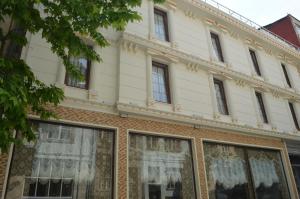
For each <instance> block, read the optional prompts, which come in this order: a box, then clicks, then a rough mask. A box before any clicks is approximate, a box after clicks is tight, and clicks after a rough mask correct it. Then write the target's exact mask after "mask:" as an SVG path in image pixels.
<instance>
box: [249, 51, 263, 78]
mask: <svg viewBox="0 0 300 199" xmlns="http://www.w3.org/2000/svg"><path fill="white" fill-rule="evenodd" d="M249 52H250V56H251V60H252V64H253V67H254V70H255V72H256V74H257V75H259V76H261V73H260V69H259V65H258V61H257V57H256V54H255V51H253V50H251V49H249Z"/></svg>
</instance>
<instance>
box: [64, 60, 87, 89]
mask: <svg viewBox="0 0 300 199" xmlns="http://www.w3.org/2000/svg"><path fill="white" fill-rule="evenodd" d="M70 61H71V63H72V64H74V65H75V66H76V67H77V68H78V70H79V71H80V72H81V74H82V75H83V79H81V80H80V79H77V78H74V77H72V76H70V75H69V76H68V79H67V85H68V86H73V87H77V88H86V86H87V85H86V84H87V82H86V78H87V75H88V60H87V59H86V58H85V57H72V58H71V60H70Z"/></svg>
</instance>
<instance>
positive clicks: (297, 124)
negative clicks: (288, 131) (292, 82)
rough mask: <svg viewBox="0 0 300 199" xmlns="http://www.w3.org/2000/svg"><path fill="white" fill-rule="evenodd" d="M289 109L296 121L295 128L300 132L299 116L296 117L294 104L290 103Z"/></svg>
mask: <svg viewBox="0 0 300 199" xmlns="http://www.w3.org/2000/svg"><path fill="white" fill-rule="evenodd" d="M289 107H290V110H291V114H292V117H293V120H294V124H295V127H296V129H297V130H298V131H299V130H300V128H299V123H298V119H297V115H296V112H295V109H294V105H293V103H291V102H289Z"/></svg>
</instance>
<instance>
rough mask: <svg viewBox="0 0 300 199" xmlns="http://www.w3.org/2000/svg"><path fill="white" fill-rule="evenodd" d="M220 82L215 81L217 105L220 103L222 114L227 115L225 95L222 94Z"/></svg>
mask: <svg viewBox="0 0 300 199" xmlns="http://www.w3.org/2000/svg"><path fill="white" fill-rule="evenodd" d="M221 89H222V88H221V87H220V84H217V83H215V91H216V98H217V105H218V110H219V112H220V113H221V114H223V115H227V111H226V107H225V106H227V105H226V104H225V100H224V98H225V96H222V91H221Z"/></svg>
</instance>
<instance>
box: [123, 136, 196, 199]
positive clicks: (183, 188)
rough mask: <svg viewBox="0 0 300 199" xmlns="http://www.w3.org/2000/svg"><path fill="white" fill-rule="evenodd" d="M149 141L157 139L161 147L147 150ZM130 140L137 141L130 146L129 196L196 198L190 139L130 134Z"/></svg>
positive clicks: (138, 198)
mask: <svg viewBox="0 0 300 199" xmlns="http://www.w3.org/2000/svg"><path fill="white" fill-rule="evenodd" d="M153 138H155V139H153ZM132 139H133V140H134V142H131V140H132ZM148 140H157V144H158V147H156V149H155V150H153V148H151V149H148V147H147V143H148V142H149V141H148ZM151 142H152V141H151ZM129 143H135V144H134V145H132V144H131V145H130V147H129V165H128V166H129V198H130V199H141V198H147V199H154V198H155V199H196V189H195V179H194V168H193V158H192V150H191V143H190V141H189V140H184V139H175V138H168V137H158V136H148V135H147V136H145V135H141V134H136V133H131V134H129ZM170 143H174V146H170ZM170 147H171V148H172V147H178V149H176V150H173V149H172V150H170Z"/></svg>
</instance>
